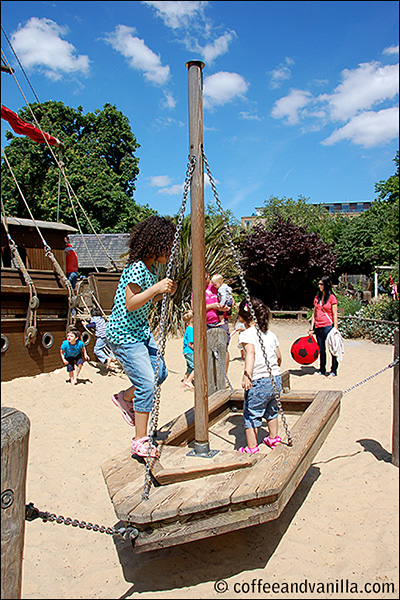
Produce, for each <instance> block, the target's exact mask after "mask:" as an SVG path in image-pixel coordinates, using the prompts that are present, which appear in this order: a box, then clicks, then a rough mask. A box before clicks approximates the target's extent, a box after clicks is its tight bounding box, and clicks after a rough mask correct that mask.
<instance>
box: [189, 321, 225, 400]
mask: <svg viewBox="0 0 400 600" xmlns="http://www.w3.org/2000/svg"><path fill="white" fill-rule="evenodd" d="M214 349H215V350H216V351H217V353H218V357H219V360H220V361H221V364H222V366H223V368H224V370H225V368H226V331H225V329H222V328H221V327H215V328H213V329H209V330H208V331H207V375H208V394H209V395H210V396H211V394H214V392H217V391H218V390H224V389H225V384H226V379H225V375H224V373H223V371H222V369H221V367H220V365H219V363H218V361H217V359H216V358H215V355H214V353H213V350H214ZM195 378H196V373H195Z"/></svg>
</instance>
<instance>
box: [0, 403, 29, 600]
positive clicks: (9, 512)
mask: <svg viewBox="0 0 400 600" xmlns="http://www.w3.org/2000/svg"><path fill="white" fill-rule="evenodd" d="M29 428H30V423H29V419H28V417H27V416H26V415H25V414H24V413H22V412H19V411H17V410H16V409H14V408H6V407H2V409H1V597H2V598H8V599H13V598H21V586H22V556H23V550H24V535H25V483H26V467H27V462H28V439H29Z"/></svg>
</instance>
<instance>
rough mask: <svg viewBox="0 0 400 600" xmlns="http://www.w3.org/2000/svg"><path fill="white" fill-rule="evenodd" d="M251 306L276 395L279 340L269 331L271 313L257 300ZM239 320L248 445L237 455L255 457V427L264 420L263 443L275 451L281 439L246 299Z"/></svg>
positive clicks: (256, 445)
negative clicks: (243, 327) (241, 326)
mask: <svg viewBox="0 0 400 600" xmlns="http://www.w3.org/2000/svg"><path fill="white" fill-rule="evenodd" d="M251 304H252V307H253V309H254V312H255V315H256V317H257V322H258V327H259V330H260V331H259V333H260V335H261V339H262V342H263V346H264V350H265V353H266V355H267V359H268V363H269V366H270V369H271V372H272V376H273V378H274V383H275V387H276V390H277V391H278V393H280V392H281V390H282V379H281V369H280V365H281V362H282V356H281V352H280V350H279V342H278V338H277V337H276V335H275V334H274V333H272V331H269V330H268V325H269V321H270V319H271V311H270V309H269V308H268V306H265V304H264V303H263V302H262V301H261V300H259V299H258V298H251ZM238 314H239V319H240V320H241V321H242V323H244V325H245V328H246V329H245V330H244V331H242V332H241V333H239V342H240V343H241V344H242V346H243V348H244V351H245V362H244V373H243V379H242V387H243V389H244V390H245V392H244V406H243V419H244V428H245V430H246V442H247V446H244V447H242V448H239V452H245V453H246V454H254V453H255V452H258V451H259V448H258V440H257V437H258V428H259V427H261V425H262V420H263V418H265V419H266V421H267V427H268V432H269V435H268V436H267V437H265V438H264V439H263V443H264V444H266V445H267V446H269V447H270V448H274V447H275V446H276V445H277V444H279V443H280V442H281V441H282V440H281V438H280V437H279V436H278V405H277V402H276V398H275V393H274V388H273V385H272V382H271V378H270V374H269V369H268V368H267V364H266V361H265V357H264V352H263V349H262V347H261V344H260V340H259V337H258V332H257V329H256V326H255V323H254V322H253V318H252V316H251V312H250V308H249V306H248V304H247V301H246V300H242V302H241V303H240V305H239V311H238Z"/></svg>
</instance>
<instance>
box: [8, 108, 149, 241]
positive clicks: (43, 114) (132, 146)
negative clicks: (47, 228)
mask: <svg viewBox="0 0 400 600" xmlns="http://www.w3.org/2000/svg"><path fill="white" fill-rule="evenodd" d="M30 106H31V108H32V111H33V113H34V114H35V116H36V119H37V121H38V123H39V125H40V127H41V129H42V130H43V131H46V132H48V133H51V134H52V135H54V136H56V137H57V138H58V139H59V140H61V142H62V143H63V145H64V150H63V153H62V156H61V155H60V157H58V151H57V149H54V147H53V151H54V153H55V154H56V156H57V158H59V160H62V161H63V163H64V165H65V172H66V175H67V178H68V181H69V183H70V185H71V187H72V190H73V192H74V193H75V195H76V197H77V198H78V200H79V202H80V204H81V205H82V207H83V209H84V211H85V212H86V214H87V216H88V218H89V219H90V221H91V223H92V225H93V227H94V229H95V230H96V231H97V232H98V233H111V232H124V231H128V230H129V229H131V228H132V227H133V225H134V224H135V223H137V222H138V221H139V220H141V219H144V218H146V217H147V216H149V215H151V214H154V211H153V210H152V209H151V208H150V207H149V206H147V205H146V206H141V205H139V204H137V203H136V202H135V201H134V200H133V194H134V191H135V182H136V178H137V176H138V173H139V166H138V163H139V159H138V158H137V157H136V156H135V152H136V150H137V149H138V148H139V147H140V145H139V144H138V142H137V141H136V138H135V136H134V135H133V133H132V131H131V128H130V124H129V120H128V118H127V117H125V116H124V115H123V114H122V113H121V112H120V111H118V110H117V108H116V107H115V106H112V105H110V104H105V105H104V107H103V109H102V110H98V109H97V110H95V111H94V112H89V113H86V114H83V109H82V107H81V106H79V107H78V108H77V109H74V108H71V107H68V106H66V105H64V104H63V103H62V102H53V101H49V102H45V103H43V104H40V105H39V104H31V105H30ZM18 114H19V116H20V117H21V118H23V119H24V120H26V121H29V122H33V117H32V115H31V112H30V111H29V109H28V107H26V108H25V109H21V110H20V111H19V113H18ZM6 137H7V139H8V140H10V142H9V144H8V146H7V148H6V150H5V153H6V156H7V158H8V161H9V162H10V164H11V167H12V169H13V172H14V175H15V178H16V180H17V182H18V184H19V186H20V188H21V190H22V193H23V195H24V197H25V198H26V201H27V203H28V205H29V207H30V209H31V211H32V213H33V215H34V217H35V219H41V220H45V221H56V220H57V206H58V205H59V214H60V220H61V221H62V222H63V223H66V224H68V225H72V226H74V227H76V220H75V216H74V211H73V208H72V206H71V201H70V197H69V194H68V192H67V187H66V185H65V182H64V180H63V178H61V182H60V196H59V198H58V188H59V176H60V171H59V169H58V167H57V165H56V164H55V161H54V159H53V157H52V155H51V152H50V150H49V148H48V147H47V145H46V144H38V143H36V142H33V141H32V140H30V139H29V138H28V137H25V136H24V137H19V136H18V137H17V136H15V135H14V134H12V133H11V132H6ZM3 162H4V161H3ZM3 166H4V169H3V171H2V181H1V190H2V198H3V202H4V205H5V210H6V213H7V215H8V216H17V217H29V214H28V212H27V210H26V207H25V204H24V202H23V200H22V198H21V196H20V194H19V193H18V191H17V189H16V185H15V183H14V180H13V178H12V176H11V174H10V173H9V171H8V169H7V168H6V167H5V165H3ZM71 196H72V199H73V200H74V195H73V194H71ZM74 207H75V210H76V214H77V217H78V220H79V223H80V226H81V228H82V230H83V231H84V232H88V233H91V232H92V231H91V229H90V227H89V225H88V223H87V220H86V218H85V216H84V215H83V213H82V211H81V210H80V208H79V206H78V204H77V203H76V202H74Z"/></svg>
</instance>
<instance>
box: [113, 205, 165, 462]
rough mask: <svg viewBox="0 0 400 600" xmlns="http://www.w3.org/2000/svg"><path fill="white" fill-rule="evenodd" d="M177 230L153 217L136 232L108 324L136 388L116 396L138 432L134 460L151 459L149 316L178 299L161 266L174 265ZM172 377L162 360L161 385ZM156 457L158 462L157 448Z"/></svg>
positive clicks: (153, 359)
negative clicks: (167, 297) (161, 303)
mask: <svg viewBox="0 0 400 600" xmlns="http://www.w3.org/2000/svg"><path fill="white" fill-rule="evenodd" d="M175 230H176V228H175V225H174V224H173V222H172V221H171V220H169V219H167V218H165V217H159V216H152V217H149V218H148V219H145V220H144V221H141V222H140V223H138V224H137V225H136V227H135V228H134V229H133V231H132V233H131V237H130V241H129V248H130V252H129V259H128V264H127V265H126V267H125V269H124V271H123V273H122V275H121V279H120V281H119V284H118V288H117V291H116V294H115V298H114V305H113V309H112V312H111V315H110V318H109V320H108V324H107V333H106V335H107V343H108V345H109V346H110V348H111V350H112V352H113V353H114V354H115V356H116V357H117V358H118V360H119V361H120V363H121V364H122V367H123V369H124V371H125V373H126V375H127V376H128V377H129V379H130V381H131V383H132V386H131V387H130V388H129V389H127V390H122V391H120V392H119V393H117V394H114V395H113V396H112V401H113V402H114V404H115V405H116V406H118V408H120V410H121V411H122V416H123V418H124V419H125V421H126V422H127V423H128V424H129V425H131V426H135V427H136V435H135V437H134V438H133V439H132V447H131V449H132V454H133V455H135V456H140V457H146V456H147V455H148V446H149V440H148V436H147V426H148V420H149V414H150V411H151V408H152V402H153V394H154V386H155V384H154V380H155V375H156V368H157V360H158V358H157V354H158V350H157V346H156V342H155V340H154V337H153V335H152V333H151V331H150V326H149V322H148V315H149V311H150V307H151V304H152V302H156V301H158V300H161V299H162V296H163V294H164V293H168V294H174V293H175V291H176V287H177V286H176V283H175V282H174V281H172V279H169V278H165V279H162V280H161V281H158V282H157V276H156V266H157V264H166V263H167V262H168V259H169V256H170V253H171V249H172V244H173V241H174V235H175ZM167 375H168V371H167V368H166V365H165V363H164V360H163V359H162V358H161V356H159V365H158V373H157V378H158V384H161V383H162V382H163V381H164V380H165V378H166V377H167ZM151 456H154V457H155V456H157V450H156V448H155V447H152V449H151Z"/></svg>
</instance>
